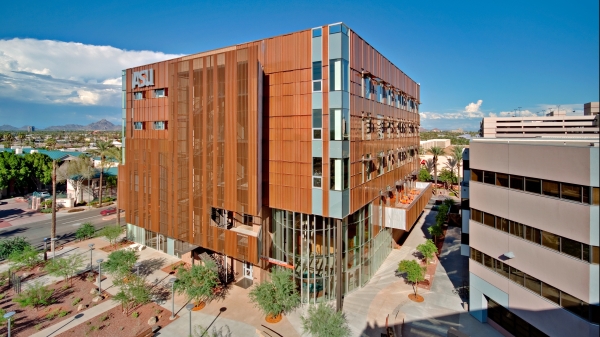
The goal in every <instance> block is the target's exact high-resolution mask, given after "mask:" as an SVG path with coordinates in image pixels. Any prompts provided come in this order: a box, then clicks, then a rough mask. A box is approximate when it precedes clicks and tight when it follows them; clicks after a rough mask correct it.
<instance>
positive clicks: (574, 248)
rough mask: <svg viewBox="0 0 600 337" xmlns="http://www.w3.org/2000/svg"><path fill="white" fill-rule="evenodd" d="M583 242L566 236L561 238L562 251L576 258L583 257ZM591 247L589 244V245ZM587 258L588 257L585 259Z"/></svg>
mask: <svg viewBox="0 0 600 337" xmlns="http://www.w3.org/2000/svg"><path fill="white" fill-rule="evenodd" d="M581 246H582V244H581V242H579V241H575V240H571V239H567V238H565V237H562V238H560V251H561V252H563V253H565V254H568V255H571V256H573V257H575V258H578V259H581V258H582V256H581ZM588 247H589V246H588ZM585 260H587V259H585Z"/></svg>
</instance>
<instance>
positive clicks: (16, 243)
mask: <svg viewBox="0 0 600 337" xmlns="http://www.w3.org/2000/svg"><path fill="white" fill-rule="evenodd" d="M28 246H31V244H30V243H29V242H27V240H26V239H25V238H24V237H21V236H17V237H14V238H10V239H0V258H2V259H6V258H8V257H9V256H10V254H11V253H12V252H20V251H23V250H24V249H25V247H28Z"/></svg>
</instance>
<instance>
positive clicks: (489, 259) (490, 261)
mask: <svg viewBox="0 0 600 337" xmlns="http://www.w3.org/2000/svg"><path fill="white" fill-rule="evenodd" d="M483 265H484V266H486V267H488V268H490V269H492V270H493V269H494V259H493V258H492V257H491V256H489V255H486V254H483Z"/></svg>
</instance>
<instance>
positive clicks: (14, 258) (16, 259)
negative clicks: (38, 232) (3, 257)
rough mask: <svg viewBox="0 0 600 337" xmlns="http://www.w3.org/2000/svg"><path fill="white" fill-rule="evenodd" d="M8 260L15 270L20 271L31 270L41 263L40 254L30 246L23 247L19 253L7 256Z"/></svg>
mask: <svg viewBox="0 0 600 337" xmlns="http://www.w3.org/2000/svg"><path fill="white" fill-rule="evenodd" d="M8 260H9V261H10V262H11V263H12V265H13V266H14V267H16V269H21V268H23V267H27V268H33V267H35V266H36V265H37V264H39V263H40V262H42V258H41V257H40V252H39V251H38V250H37V249H35V248H33V247H32V246H30V245H28V246H25V247H24V248H23V250H21V251H14V252H12V253H11V254H10V255H9V256H8Z"/></svg>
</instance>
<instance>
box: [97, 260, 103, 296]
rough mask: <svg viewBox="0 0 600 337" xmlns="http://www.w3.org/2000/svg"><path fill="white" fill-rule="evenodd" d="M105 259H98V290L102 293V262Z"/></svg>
mask: <svg viewBox="0 0 600 337" xmlns="http://www.w3.org/2000/svg"><path fill="white" fill-rule="evenodd" d="M103 261H104V260H102V259H98V260H96V262H97V263H98V292H99V293H100V295H102V262H103Z"/></svg>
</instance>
